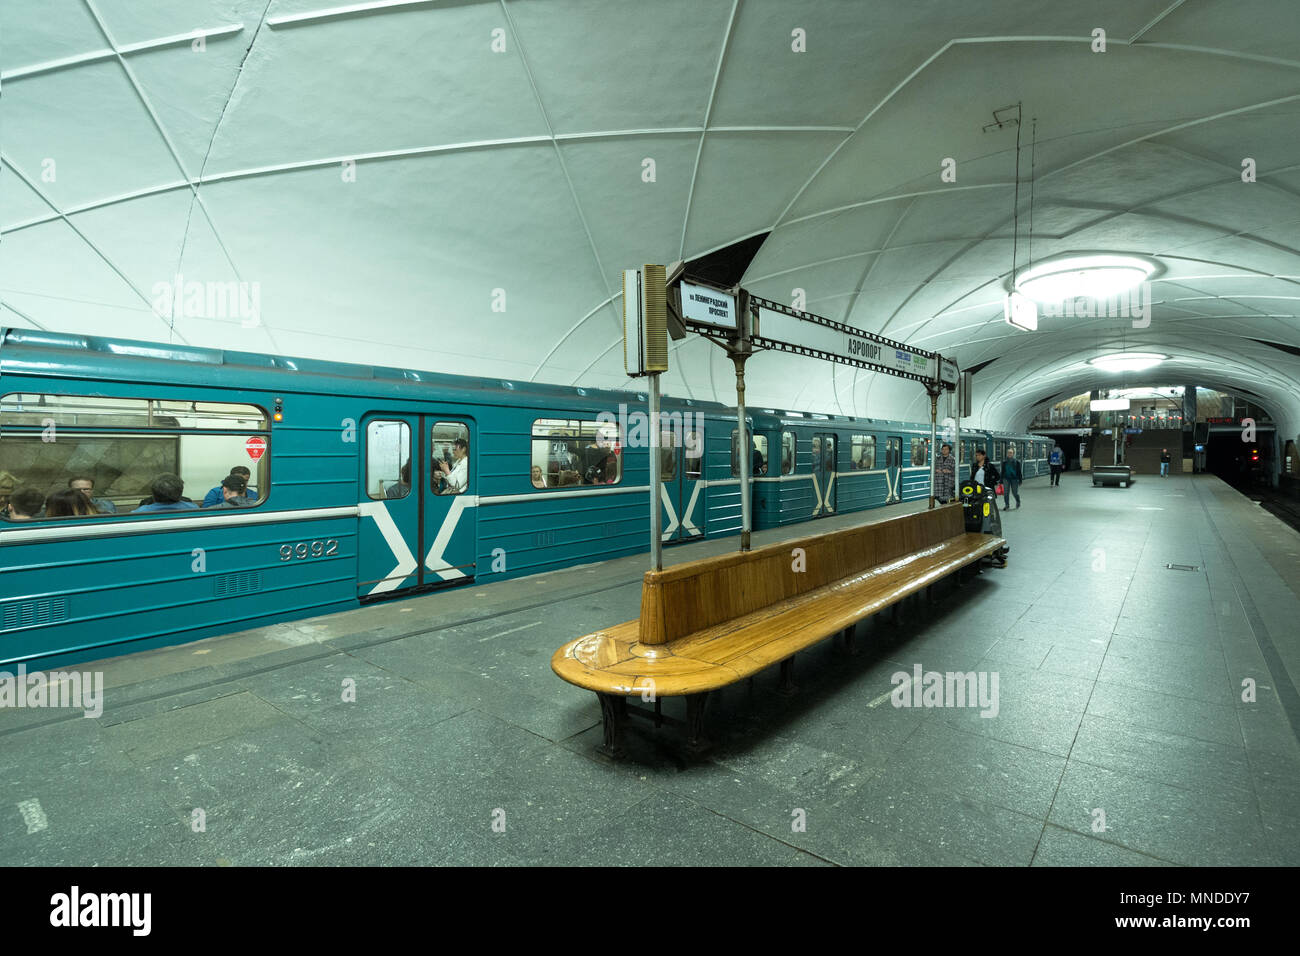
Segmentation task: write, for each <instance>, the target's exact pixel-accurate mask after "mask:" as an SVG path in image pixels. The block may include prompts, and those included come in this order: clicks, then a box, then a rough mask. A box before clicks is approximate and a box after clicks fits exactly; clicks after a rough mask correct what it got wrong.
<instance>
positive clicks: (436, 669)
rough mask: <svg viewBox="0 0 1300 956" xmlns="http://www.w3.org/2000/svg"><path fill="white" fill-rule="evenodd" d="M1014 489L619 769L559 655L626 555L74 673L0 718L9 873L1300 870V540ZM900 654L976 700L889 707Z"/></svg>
mask: <svg viewBox="0 0 1300 956" xmlns="http://www.w3.org/2000/svg"><path fill="white" fill-rule="evenodd" d="M1022 496H1023V501H1024V506H1023V507H1022V508H1020V509H1017V510H1012V511H1010V512H1007V513H1005V514H1004V515H1003V528H1004V533H1005V536H1006V537H1007V538H1008V540H1009V541H1010V542H1011V546H1012V553H1011V561H1010V563H1009V565H1008V567H1007V568H1005V569H1003V570H989V571H986V572H985V573H984V574H982V575H980V576H979V577H977V578H976V579H975V580H973V581H972V582H971V583H969V584H968V585H967V586H966V587H965V588H963V589H961V590H952V591H950V592H948V593H946V594H945V595H943V596H942V597H941V598H940V599H939V600H938V601H937V602H936V603H935V604H934V605H931V606H927V605H923V604H921V603H920V602H916V603H915V604H913V605H911V606H909V607H908V608H907V609H906V613H905V615H904V618H903V620H902V621H901V622H894V621H893V620H885V619H882V620H873V621H870V622H867V623H864V624H862V625H860V626H859V628H858V635H857V645H858V648H859V653H858V654H857V655H856V656H851V655H849V654H847V653H845V651H844V649H843V648H841V647H837V646H835V645H834V643H833V642H825V643H824V644H823V645H821V646H820V647H818V648H816V649H813V650H811V651H808V652H805V653H802V654H800V655H799V656H798V659H797V662H796V667H795V676H796V680H797V682H798V684H799V688H800V689H799V692H798V693H797V694H795V695H794V696H793V697H784V696H781V695H779V694H778V693H776V690H777V674H776V671H775V669H772V670H770V671H768V672H765V673H764V674H761V675H759V677H758V678H756V679H755V680H754V681H753V682H752V685H749V684H742V685H738V686H736V687H734V688H729V689H728V690H726V691H724V692H723V693H722V694H721V695H716V699H711V700H710V705H709V710H708V720H707V730H708V732H709V734H710V737H711V738H712V741H713V748H712V750H711V751H710V752H708V753H707V754H706V755H704V756H703V757H695V758H692V757H689V756H687V755H686V752H685V749H684V748H683V746H682V740H681V736H680V732H679V731H677V730H675V729H674V728H672V727H664V728H662V729H660V730H655V729H654V728H653V727H651V726H649V725H648V724H633V726H632V728H631V735H630V740H629V750H630V753H629V755H628V757H627V759H625V760H623V761H621V762H619V763H611V762H609V761H607V760H605V759H604V758H602V757H600V756H599V755H598V754H597V752H596V746H597V744H599V743H600V740H601V728H600V722H599V717H600V714H599V708H598V706H597V703H596V698H595V696H594V695H593V694H591V693H588V692H585V691H581V690H579V689H578V688H575V687H572V686H570V685H568V684H565V683H563V682H562V681H560V680H559V679H558V678H557V677H555V675H554V674H553V673H552V672H551V670H550V666H549V662H550V658H551V655H552V653H553V652H554V651H555V649H556V648H557V647H559V646H560V645H561V644H563V643H564V642H565V641H567V640H569V639H570V638H572V637H574V636H577V635H579V634H583V633H587V632H589V631H592V630H595V629H596V628H597V627H599V626H601V625H604V624H609V623H616V622H619V621H623V620H628V619H630V618H633V617H635V616H636V614H637V610H638V603H639V596H640V586H639V581H640V575H641V572H642V571H643V570H644V568H645V566H646V562H647V558H646V557H643V556H637V557H632V558H626V559H621V560H617V561H611V562H608V563H606V564H603V565H599V566H588V567H581V568H573V569H569V570H566V571H562V572H555V573H550V574H546V575H542V576H537V577H534V578H530V579H525V580H520V581H512V582H504V583H500V584H494V585H485V586H481V587H473V588H465V589H461V590H457V591H451V592H444V593H440V594H435V595H428V596H424V597H419V598H414V599H409V600H403V601H396V602H389V603H386V604H382V605H377V606H372V607H367V608H363V609H361V610H357V611H352V612H348V613H344V614H335V615H330V616H327V617H320V618H315V619H311V620H305V621H298V622H295V623H291V624H282V625H277V626H275V627H269V628H263V629H259V630H256V631H248V632H244V633H241V634H235V635H230V636H227V637H222V638H214V639H211V640H207V641H203V642H200V643H197V644H189V645H185V646H182V647H176V648H170V649H166V650H160V651H152V652H148V653H144V654H139V655H134V656H131V657H125V658H117V659H114V660H111V661H105V662H101V663H97V664H93V665H81V667H80V668H79V669H80V670H83V671H85V670H100V671H102V672H103V674H104V678H105V681H106V684H107V690H106V692H105V702H104V712H103V715H102V716H101V717H99V718H98V719H85V718H83V717H82V716H81V714H80V712H76V711H72V712H69V711H52V710H30V709H23V710H16V709H8V710H0V863H3V864H7V865H25V864H35V865H58V864H68V865H71V864H75V865H142V864H159V865H218V866H220V865H234V866H245V865H281V864H325V865H338V864H342V865H390V864H395V865H402V864H416V865H420V864H468V865H498V864H499V865H513V864H574V863H576V864H631V865H636V864H646V863H652V864H654V863H658V864H699V865H715V864H776V865H810V866H813V865H828V864H844V865H902V866H910V865H929V864H945V865H946V864H952V865H969V864H989V865H1009V866H1025V865H1034V866H1059V865H1067V866H1088V865H1127V864H1133V865H1166V864H1168V865H1191V866H1197V865H1207V864H1227V865H1295V864H1297V863H1300V745H1298V744H1297V727H1298V726H1300V699H1298V695H1297V691H1296V685H1297V680H1298V679H1300V627H1298V626H1297V622H1300V535H1298V534H1297V533H1296V532H1294V531H1292V530H1291V529H1289V528H1287V527H1286V526H1284V525H1282V524H1281V523H1280V522H1278V521H1277V520H1276V519H1275V518H1273V517H1272V516H1271V515H1269V514H1267V513H1266V512H1264V511H1262V510H1261V509H1260V508H1259V507H1258V506H1257V505H1255V504H1253V503H1252V502H1250V501H1249V500H1247V499H1245V498H1243V497H1241V496H1240V495H1238V494H1237V493H1236V492H1234V491H1232V490H1231V489H1230V488H1228V487H1227V486H1226V485H1224V484H1222V483H1221V482H1220V481H1219V480H1218V479H1216V478H1213V477H1209V476H1197V477H1195V478H1193V477H1191V476H1182V475H1179V476H1175V477H1171V478H1168V479H1163V480H1162V479H1160V478H1157V477H1145V478H1142V479H1140V480H1139V481H1138V482H1137V483H1136V484H1135V485H1134V486H1132V487H1130V488H1126V489H1121V488H1096V489H1094V488H1093V487H1092V486H1091V483H1090V481H1089V479H1088V477H1087V476H1086V475H1081V474H1080V473H1078V472H1073V473H1068V474H1067V475H1066V476H1065V477H1064V478H1063V480H1062V484H1061V486H1060V487H1059V488H1051V487H1049V485H1048V483H1047V480H1046V479H1045V478H1041V479H1033V480H1031V481H1029V482H1028V483H1027V484H1026V485H1025V486H1024V487H1023V488H1022ZM914 507H916V506H915V505H909V506H902V507H898V508H895V509H892V510H889V511H888V512H883V511H875V512H870V513H867V514H866V515H862V514H858V515H848V516H838V517H835V518H830V519H826V521H825V522H824V523H823V524H821V525H820V526H821V527H836V526H844V525H848V524H853V523H858V522H861V521H863V520H864V519H865V520H874V519H879V518H881V517H886V516H889V515H892V514H897V513H899V511H900V510H909V509H911V508H914ZM811 527H812V526H810V525H802V526H797V527H795V528H792V529H787V530H785V531H781V532H767V533H763V534H760V535H756V536H755V539H756V540H755V543H756V544H762V543H767V542H769V541H774V540H781V539H783V538H788V537H794V536H797V535H800V534H805V533H807V532H808V531H809V530H810V528H811ZM736 544H737V539H734V538H732V539H723V540H720V541H713V542H701V543H697V544H693V545H690V546H687V547H683V548H676V549H670V550H669V551H668V552H666V560H667V562H668V563H674V562H676V561H681V560H689V559H693V558H695V557H699V556H702V555H704V554H708V553H721V552H724V551H729V550H731V549H733V548H734V547H735V546H736ZM1171 564H1172V565H1183V566H1186V567H1190V568H1192V569H1193V570H1182V569H1178V568H1168V567H1167V565H1171ZM916 665H920V666H921V668H922V669H923V671H938V672H950V671H951V672H976V673H977V674H983V675H985V677H986V678H987V679H988V680H989V681H990V682H991V680H992V677H993V675H996V676H997V679H998V685H997V686H998V697H997V708H996V716H987V717H985V716H982V712H987V713H990V714H992V711H993V708H992V707H991V706H984V707H978V706H976V707H972V706H965V707H955V706H954V707H909V708H902V707H895V706H893V701H892V699H891V692H892V691H893V690H894V689H895V683H894V682H893V680H892V679H891V678H893V675H895V674H898V673H902V674H904V675H907V676H909V677H910V676H911V675H912V674H913V673H914V667H915V666H916ZM901 679H902V678H899V680H901ZM987 686H988V687H989V691H990V693H991V691H992V685H991V683H990V684H988V685H987ZM346 687H354V688H355V701H346V700H344V692H345V688H346ZM1252 688H1253V693H1252ZM987 703H991V700H990V701H986V704H987ZM682 710H683V708H682V707H681V701H678V700H669V701H666V702H665V703H664V712H665V713H666V714H668V715H670V716H679V717H680V716H681V715H682V714H681V712H682Z"/></svg>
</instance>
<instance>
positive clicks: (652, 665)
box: [551, 533, 1006, 697]
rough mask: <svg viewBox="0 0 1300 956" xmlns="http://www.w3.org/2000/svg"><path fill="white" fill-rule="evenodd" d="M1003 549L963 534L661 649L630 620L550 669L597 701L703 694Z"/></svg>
mask: <svg viewBox="0 0 1300 956" xmlns="http://www.w3.org/2000/svg"><path fill="white" fill-rule="evenodd" d="M1005 544H1006V542H1005V541H1003V540H1002V539H1001V538H994V537H991V536H989V535H984V534H971V533H964V534H961V535H958V536H957V537H953V538H949V539H948V540H946V541H943V542H942V543H940V544H936V545H933V546H930V547H927V548H924V549H923V550H921V551H918V552H915V553H912V554H909V555H906V556H903V557H901V558H897V559H895V560H892V561H889V562H887V563H885V564H882V565H880V566H878V567H875V568H871V569H869V570H867V571H862V572H859V573H857V574H853V575H850V576H848V577H845V578H842V579H840V580H838V581H836V582H834V583H832V584H828V585H825V586H823V587H820V588H817V589H815V590H812V591H808V592H805V593H803V594H799V595H797V596H794V597H789V598H785V599H783V600H779V601H776V602H774V603H773V604H771V605H769V606H767V607H764V608H762V609H760V610H758V611H754V612H751V613H749V614H745V615H742V616H740V617H736V618H732V619H730V620H727V621H723V622H721V623H718V624H714V625H712V626H709V627H705V628H702V629H701V630H698V631H695V632H693V633H690V634H687V635H684V636H682V637H678V638H676V639H674V640H672V641H670V642H668V643H663V644H643V643H641V641H640V631H641V627H640V621H628V622H626V623H624V624H618V625H615V626H614V627H610V628H606V629H604V630H600V631H596V632H595V633H593V634H588V635H586V636H585V637H580V638H578V639H576V640H574V641H570V642H569V643H568V644H566V645H564V646H563V647H561V648H560V649H559V650H558V651H556V652H555V655H554V657H553V658H552V660H551V667H552V669H553V670H554V671H555V673H556V674H557V675H559V676H560V677H562V678H563V679H564V680H566V681H568V682H569V683H571V684H575V685H577V686H578V687H582V688H585V689H587V690H591V691H595V692H596V693H597V694H614V695H622V696H629V695H634V694H641V693H644V692H645V691H646V690H647V689H651V688H653V692H654V694H655V696H656V697H678V696H688V695H692V694H701V693H707V692H709V691H713V690H717V689H719V688H722V687H725V686H727V685H729V684H734V683H736V682H737V681H740V680H743V679H745V678H747V677H750V676H752V675H754V674H756V673H758V672H759V671H761V670H764V669H765V668H767V667H770V666H771V665H772V664H776V663H779V662H780V661H782V660H785V659H786V658H789V657H791V656H792V655H794V654H795V653H796V652H798V651H801V650H804V649H806V648H808V647H810V646H812V645H813V644H816V643H818V642H819V641H822V640H824V639H826V638H828V637H832V636H833V635H835V634H838V633H839V632H841V631H843V630H845V629H846V628H849V627H852V626H853V625H854V624H856V623H857V622H858V621H860V620H862V619H863V618H866V617H869V616H870V615H872V614H875V613H876V612H878V611H880V610H883V609H884V608H887V607H889V606H890V605H892V604H895V603H897V602H898V601H901V600H902V599H903V598H905V597H907V596H908V595H910V594H913V593H916V592H917V591H920V590H922V589H923V588H926V587H928V586H930V585H931V584H934V583H936V582H938V581H940V580H941V579H943V578H945V577H947V576H948V575H950V574H952V573H954V572H955V571H958V570H960V569H961V568H963V567H965V566H967V565H969V564H973V563H975V562H978V561H980V560H982V559H983V558H984V557H986V556H990V555H992V554H993V553H994V552H995V551H997V550H998V549H999V548H1001V547H1002V546H1004V545H1005Z"/></svg>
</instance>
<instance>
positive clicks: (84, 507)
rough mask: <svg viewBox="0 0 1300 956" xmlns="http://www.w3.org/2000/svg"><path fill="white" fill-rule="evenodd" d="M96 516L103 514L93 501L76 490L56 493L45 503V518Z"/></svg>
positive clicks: (82, 492) (71, 489)
mask: <svg viewBox="0 0 1300 956" xmlns="http://www.w3.org/2000/svg"><path fill="white" fill-rule="evenodd" d="M97 514H103V512H102V511H100V510H99V508H98V507H96V506H95V502H94V499H92V498H91V497H90V496H89V495H88V494H86V493H85V492H84V491H81V490H80V489H77V488H68V489H66V490H65V491H56V492H54V494H52V495H50V497H49V498H48V499H47V500H46V502H45V517H47V518H81V517H86V516H87V515H97Z"/></svg>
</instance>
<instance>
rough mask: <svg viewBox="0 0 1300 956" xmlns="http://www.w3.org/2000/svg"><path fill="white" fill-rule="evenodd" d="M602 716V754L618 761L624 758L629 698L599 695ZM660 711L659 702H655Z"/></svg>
mask: <svg viewBox="0 0 1300 956" xmlns="http://www.w3.org/2000/svg"><path fill="white" fill-rule="evenodd" d="M596 697H597V698H599V699H600V716H601V718H602V719H603V720H604V722H605V742H604V743H603V744H602V745H601V747H600V752H601V753H603V754H604V755H605V756H607V757H611V758H613V759H618V758H619V757H621V756H623V726H624V725H625V724H626V723H627V698H626V697H620V696H618V695H616V694H597V695H596ZM655 706H656V709H658V701H656V702H655Z"/></svg>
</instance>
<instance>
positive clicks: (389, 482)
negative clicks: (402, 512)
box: [366, 420, 411, 501]
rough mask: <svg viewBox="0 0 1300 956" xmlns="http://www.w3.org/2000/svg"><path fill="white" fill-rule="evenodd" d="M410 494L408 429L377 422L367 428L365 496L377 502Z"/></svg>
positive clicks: (407, 426) (403, 425)
mask: <svg viewBox="0 0 1300 956" xmlns="http://www.w3.org/2000/svg"><path fill="white" fill-rule="evenodd" d="M410 493H411V426H410V425H408V424H406V422H395V421H385V420H376V421H372V422H370V423H369V424H368V425H366V495H367V496H368V497H370V498H373V499H375V500H376V501H382V500H384V499H385V498H405V497H406V496H407V495H409V494H410Z"/></svg>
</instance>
